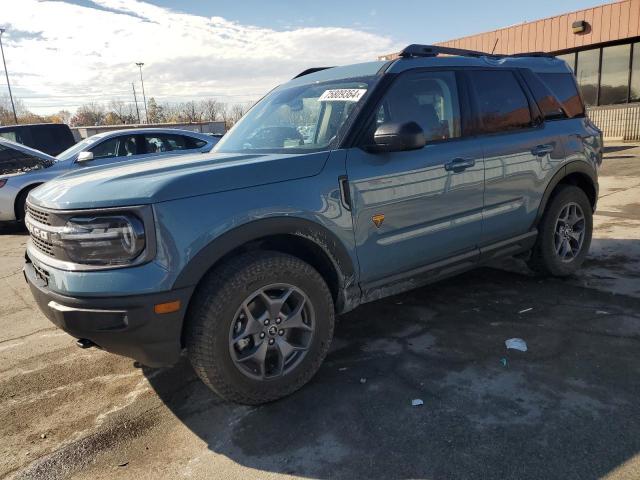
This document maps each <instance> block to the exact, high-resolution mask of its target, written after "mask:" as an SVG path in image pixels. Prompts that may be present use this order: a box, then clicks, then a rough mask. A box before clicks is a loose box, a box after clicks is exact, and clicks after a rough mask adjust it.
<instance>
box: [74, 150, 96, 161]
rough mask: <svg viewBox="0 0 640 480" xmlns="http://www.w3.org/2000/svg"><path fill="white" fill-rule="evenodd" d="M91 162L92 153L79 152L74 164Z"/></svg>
mask: <svg viewBox="0 0 640 480" xmlns="http://www.w3.org/2000/svg"><path fill="white" fill-rule="evenodd" d="M91 160H93V152H80V153H79V154H78V158H77V159H76V162H78V163H83V162H90V161H91Z"/></svg>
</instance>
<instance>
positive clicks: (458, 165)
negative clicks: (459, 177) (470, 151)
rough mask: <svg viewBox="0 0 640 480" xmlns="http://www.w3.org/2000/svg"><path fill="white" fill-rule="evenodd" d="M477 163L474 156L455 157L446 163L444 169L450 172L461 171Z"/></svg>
mask: <svg viewBox="0 0 640 480" xmlns="http://www.w3.org/2000/svg"><path fill="white" fill-rule="evenodd" d="M475 164H476V161H475V160H473V159H472V158H454V159H453V160H451V161H450V162H449V163H445V164H444V169H445V170H447V171H448V172H454V173H459V172H463V171H465V170H466V169H467V168H470V167H473V166H474V165H475Z"/></svg>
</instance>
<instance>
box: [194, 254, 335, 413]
mask: <svg viewBox="0 0 640 480" xmlns="http://www.w3.org/2000/svg"><path fill="white" fill-rule="evenodd" d="M188 322H189V323H188V330H187V337H186V340H187V350H188V353H189V358H190V360H191V364H192V365H193V368H194V370H195V371H196V373H197V374H198V376H199V377H200V378H201V379H202V380H203V381H204V383H205V384H207V385H208V386H209V387H210V388H211V389H212V390H214V391H215V392H216V393H218V394H219V395H220V396H221V397H223V398H225V399H227V400H231V401H235V402H238V403H245V404H252V405H256V404H260V403H265V402H269V401H272V400H276V399H278V398H281V397H284V396H286V395H289V394H290V393H293V392H294V391H296V390H297V389H299V388H300V387H301V386H302V385H304V384H305V383H306V382H307V381H309V379H310V378H311V377H312V376H313V375H314V374H315V373H316V371H317V370H318V368H319V367H320V364H321V363H322V361H323V360H324V357H325V356H326V354H327V351H328V349H329V345H330V343H331V338H332V336H333V326H334V311H333V300H332V297H331V294H330V292H329V289H328V287H327V285H326V283H325V282H324V280H323V279H322V277H321V276H320V274H319V273H318V272H317V271H316V270H315V269H313V267H311V266H310V265H309V264H307V263H305V262H303V261H302V260H300V259H298V258H296V257H293V256H290V255H285V254H281V253H278V252H256V253H249V254H245V255H242V256H240V257H237V258H234V259H232V260H231V261H229V262H227V263H226V264H224V265H223V266H222V267H220V268H219V269H216V270H215V271H213V272H211V273H210V274H209V275H208V276H207V277H206V278H205V279H204V280H203V284H202V285H201V287H200V288H199V290H198V292H197V293H196V296H195V298H194V302H193V305H192V307H191V308H190V310H189V319H188Z"/></svg>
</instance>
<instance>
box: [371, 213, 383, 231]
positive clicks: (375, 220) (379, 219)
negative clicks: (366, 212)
mask: <svg viewBox="0 0 640 480" xmlns="http://www.w3.org/2000/svg"><path fill="white" fill-rule="evenodd" d="M371 220H372V221H373V224H374V225H375V226H376V228H380V225H382V222H384V213H376V214H375V215H374V216H373V217H371Z"/></svg>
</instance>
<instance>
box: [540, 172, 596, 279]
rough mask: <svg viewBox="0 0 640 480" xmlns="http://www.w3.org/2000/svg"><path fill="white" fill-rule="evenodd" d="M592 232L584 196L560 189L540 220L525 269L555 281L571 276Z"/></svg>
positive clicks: (575, 189) (566, 187)
mask: <svg viewBox="0 0 640 480" xmlns="http://www.w3.org/2000/svg"><path fill="white" fill-rule="evenodd" d="M592 232H593V210H592V208H591V203H590V202H589V199H588V198H587V195H586V194H585V193H584V191H583V190H582V189H580V188H578V187H576V186H573V185H563V186H562V187H560V189H559V190H558V192H557V193H556V194H555V195H554V196H553V198H552V199H551V201H550V202H549V204H548V205H547V209H546V210H545V212H544V215H543V216H542V220H541V221H540V225H539V227H538V239H537V240H536V245H535V246H534V248H533V251H532V253H531V258H530V260H529V267H530V268H531V269H532V270H534V271H536V272H539V273H542V274H546V275H553V276H557V277H564V276H568V275H571V274H573V273H575V272H576V270H578V269H579V268H580V267H581V266H582V263H583V262H584V260H585V258H586V256H587V253H588V252H589V246H590V245H591V235H592Z"/></svg>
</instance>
